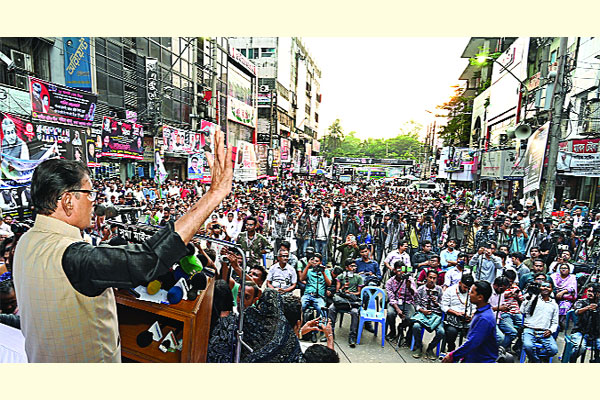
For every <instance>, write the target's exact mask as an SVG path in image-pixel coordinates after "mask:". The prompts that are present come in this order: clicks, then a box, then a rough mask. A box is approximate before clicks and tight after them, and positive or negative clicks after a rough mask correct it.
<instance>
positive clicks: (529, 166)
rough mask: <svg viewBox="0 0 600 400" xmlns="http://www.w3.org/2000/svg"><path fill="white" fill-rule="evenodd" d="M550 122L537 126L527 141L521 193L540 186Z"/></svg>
mask: <svg viewBox="0 0 600 400" xmlns="http://www.w3.org/2000/svg"><path fill="white" fill-rule="evenodd" d="M549 127H550V122H546V123H545V124H544V125H542V126H541V127H540V128H538V129H537V130H536V131H535V132H534V133H533V135H531V136H530V137H529V140H528V141H527V151H526V152H525V160H526V166H525V177H524V180H523V193H529V192H531V191H534V190H538V189H539V188H540V182H541V180H542V170H543V168H544V156H545V154H546V144H547V142H548V130H549Z"/></svg>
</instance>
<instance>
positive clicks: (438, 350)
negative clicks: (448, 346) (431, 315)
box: [410, 313, 446, 357]
mask: <svg viewBox="0 0 600 400" xmlns="http://www.w3.org/2000/svg"><path fill="white" fill-rule="evenodd" d="M445 319H446V313H442V322H440V324H443V323H444V320H445ZM423 335H425V328H421V343H423ZM444 336H445V335H444ZM443 341H444V338H442V340H440V341H439V342H438V344H437V350H436V353H435V356H436V357H439V356H440V350H441V348H442V342H443ZM414 349H415V337H414V336H413V337H412V340H411V342H410V351H413V350H414Z"/></svg>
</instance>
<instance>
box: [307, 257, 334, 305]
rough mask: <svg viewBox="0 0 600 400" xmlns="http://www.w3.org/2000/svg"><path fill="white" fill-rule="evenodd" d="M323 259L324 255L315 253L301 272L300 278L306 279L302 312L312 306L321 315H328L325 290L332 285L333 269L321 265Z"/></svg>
mask: <svg viewBox="0 0 600 400" xmlns="http://www.w3.org/2000/svg"><path fill="white" fill-rule="evenodd" d="M322 260H323V256H322V255H321V254H320V253H315V254H314V255H313V256H312V258H311V259H310V260H309V263H308V264H307V265H306V267H304V269H303V270H302V272H301V273H300V280H306V289H305V290H304V295H303V296H302V312H303V313H304V312H305V311H306V310H307V309H308V308H310V307H312V308H314V309H315V310H317V312H318V313H320V314H321V316H323V317H326V316H327V308H325V291H326V290H327V286H330V285H331V271H330V270H328V269H326V268H325V267H324V266H323V265H321V262H322Z"/></svg>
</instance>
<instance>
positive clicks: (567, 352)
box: [561, 310, 592, 363]
mask: <svg viewBox="0 0 600 400" xmlns="http://www.w3.org/2000/svg"><path fill="white" fill-rule="evenodd" d="M571 322H573V326H575V325H576V324H577V314H575V310H569V311H567V316H566V320H565V348H564V350H563V354H562V358H561V362H563V363H568V362H569V361H570V359H571V354H572V353H573V348H574V347H575V345H576V344H577V345H578V344H579V343H575V340H574V339H573V336H572V335H570V334H569V324H570V323H571ZM591 349H592V344H591V343H588V344H587V346H586V347H585V349H584V351H583V354H582V355H581V362H585V354H586V353H587V351H588V350H591Z"/></svg>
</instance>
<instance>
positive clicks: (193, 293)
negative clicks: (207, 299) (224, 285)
mask: <svg viewBox="0 0 600 400" xmlns="http://www.w3.org/2000/svg"><path fill="white" fill-rule="evenodd" d="M189 282H190V290H189V292H188V294H187V297H188V300H196V297H198V292H199V291H201V290H204V289H206V284H207V279H206V275H204V273H203V272H198V273H197V274H194V275H193V276H192V277H191V278H190V280H189Z"/></svg>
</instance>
